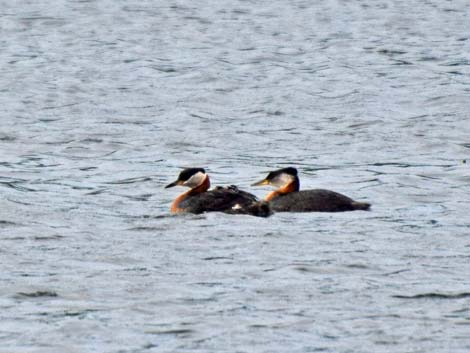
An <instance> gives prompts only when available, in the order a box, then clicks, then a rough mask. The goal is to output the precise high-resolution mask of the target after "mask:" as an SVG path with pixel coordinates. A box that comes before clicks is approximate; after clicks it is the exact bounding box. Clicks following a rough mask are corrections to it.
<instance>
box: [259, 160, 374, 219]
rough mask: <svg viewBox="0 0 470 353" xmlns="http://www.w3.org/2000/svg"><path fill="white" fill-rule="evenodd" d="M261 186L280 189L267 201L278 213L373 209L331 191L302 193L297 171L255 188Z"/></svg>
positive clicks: (288, 170) (270, 176)
mask: <svg viewBox="0 0 470 353" xmlns="http://www.w3.org/2000/svg"><path fill="white" fill-rule="evenodd" d="M258 185H272V186H274V187H276V188H277V190H275V191H272V192H270V193H269V194H268V195H267V196H266V197H265V198H264V199H265V200H266V201H268V202H269V205H270V206H271V209H272V210H273V211H275V212H342V211H354V210H368V209H369V208H370V204H369V203H367V202H358V201H354V200H353V199H351V198H349V197H347V196H345V195H342V194H340V193H337V192H334V191H331V190H324V189H313V190H301V191H299V189H300V182H299V177H298V176H297V169H295V168H292V167H289V168H283V169H279V170H276V171H273V172H270V173H269V174H268V176H267V177H266V178H265V179H263V180H261V181H259V182H257V183H255V184H253V186H258Z"/></svg>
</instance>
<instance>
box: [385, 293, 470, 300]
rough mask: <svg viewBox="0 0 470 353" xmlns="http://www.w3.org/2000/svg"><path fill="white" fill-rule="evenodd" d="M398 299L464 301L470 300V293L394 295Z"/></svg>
mask: <svg viewBox="0 0 470 353" xmlns="http://www.w3.org/2000/svg"><path fill="white" fill-rule="evenodd" d="M392 297H393V298H398V299H463V298H470V292H463V293H455V294H444V293H423V294H415V295H400V294H399V295H392Z"/></svg>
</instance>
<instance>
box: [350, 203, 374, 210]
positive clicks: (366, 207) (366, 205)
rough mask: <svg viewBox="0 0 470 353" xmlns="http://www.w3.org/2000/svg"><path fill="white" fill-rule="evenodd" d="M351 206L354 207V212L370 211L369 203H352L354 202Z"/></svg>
mask: <svg viewBox="0 0 470 353" xmlns="http://www.w3.org/2000/svg"><path fill="white" fill-rule="evenodd" d="M352 206H353V207H354V209H355V210H363V211H369V210H370V203H368V202H358V201H354V202H352Z"/></svg>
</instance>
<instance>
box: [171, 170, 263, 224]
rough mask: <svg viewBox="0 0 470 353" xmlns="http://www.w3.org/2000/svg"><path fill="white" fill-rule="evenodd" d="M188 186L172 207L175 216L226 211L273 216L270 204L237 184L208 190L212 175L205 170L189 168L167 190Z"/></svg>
mask: <svg viewBox="0 0 470 353" xmlns="http://www.w3.org/2000/svg"><path fill="white" fill-rule="evenodd" d="M176 185H182V186H187V187H189V188H190V190H189V191H187V192H185V193H183V194H181V195H179V196H178V197H177V198H176V199H175V201H173V204H172V205H171V212H172V213H180V212H187V213H195V214H199V213H203V212H224V213H230V214H249V215H253V216H259V217H267V216H269V215H270V214H271V210H270V208H269V204H268V203H267V202H265V201H262V200H261V201H260V200H258V198H257V197H256V196H255V195H252V194H250V193H248V192H245V191H242V190H239V189H238V188H237V187H236V186H235V185H231V186H228V187H220V186H219V187H216V188H215V189H212V190H209V187H210V185H211V184H210V180H209V175H207V174H206V171H205V170H204V169H203V168H187V169H184V170H183V171H182V172H181V173H180V174H179V176H178V179H177V180H176V181H174V182H173V183H171V184H168V185H167V186H165V188H171V187H173V186H176Z"/></svg>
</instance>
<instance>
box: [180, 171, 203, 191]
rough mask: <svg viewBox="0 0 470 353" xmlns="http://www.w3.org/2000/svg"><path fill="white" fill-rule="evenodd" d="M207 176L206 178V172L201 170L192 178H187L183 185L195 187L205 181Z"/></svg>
mask: <svg viewBox="0 0 470 353" xmlns="http://www.w3.org/2000/svg"><path fill="white" fill-rule="evenodd" d="M205 178H206V174H204V173H201V172H197V173H196V174H194V175H193V176H192V177H191V178H189V179H188V180H186V181H185V182H184V183H183V185H184V186H187V187H189V188H194V187H196V186H198V185H200V184H201V183H202V182H203V181H204V179H205Z"/></svg>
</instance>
